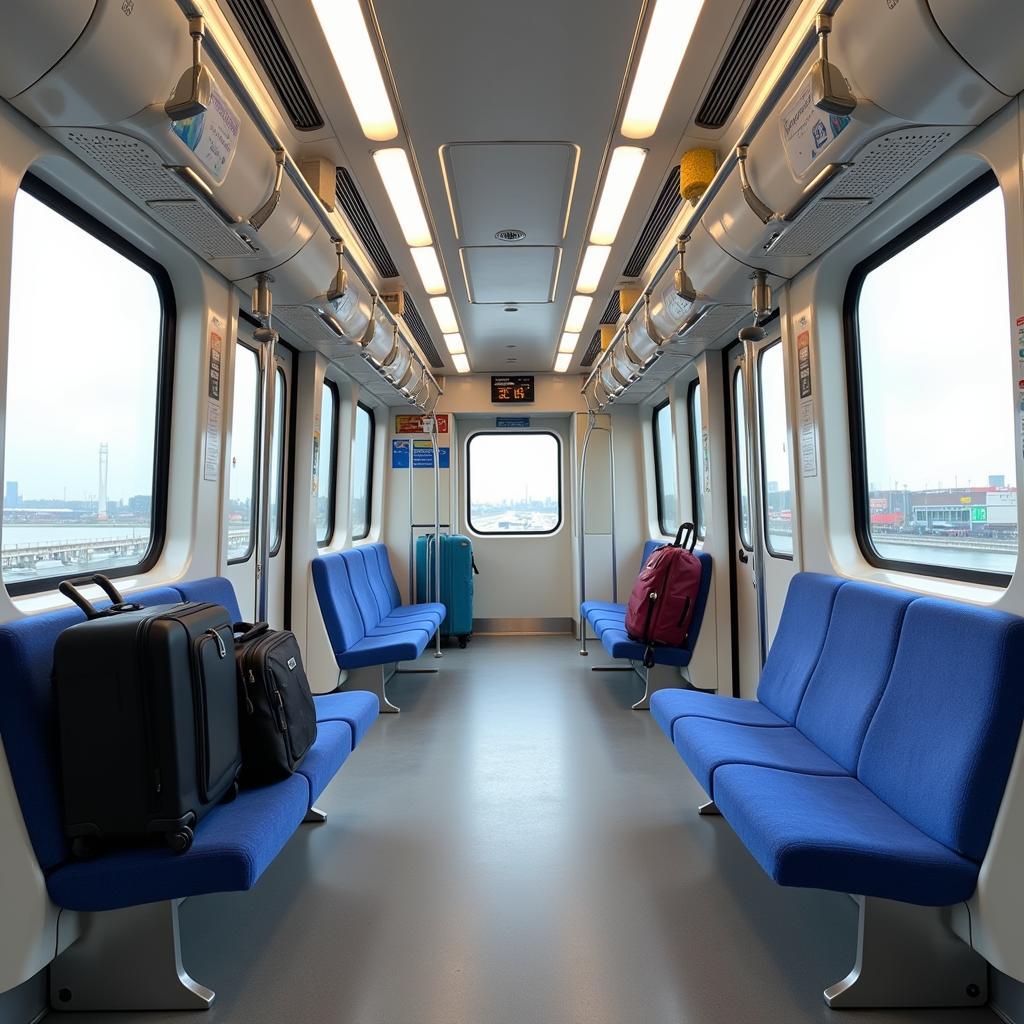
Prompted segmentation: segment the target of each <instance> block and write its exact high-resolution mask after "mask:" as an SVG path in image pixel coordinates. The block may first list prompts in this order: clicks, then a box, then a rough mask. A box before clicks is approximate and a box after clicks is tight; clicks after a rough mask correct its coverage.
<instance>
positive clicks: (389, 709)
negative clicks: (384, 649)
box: [374, 665, 402, 715]
mask: <svg viewBox="0 0 1024 1024" xmlns="http://www.w3.org/2000/svg"><path fill="white" fill-rule="evenodd" d="M394 674H395V673H394V672H392V673H391V675H390V676H389V675H388V671H387V666H385V665H381V666H380V685H379V686H378V687H377V688H376V690H375V691H374V692H375V693H376V694H377V699H378V700H379V701H380V710H381V714H389V715H397V714H398V712H399V711H401V710H402V709H401V708H399V707H395V705H394V704H392V703H391V701H389V700H388V693H387V685H388V680H389V679H390V678H391V676H393V675H394Z"/></svg>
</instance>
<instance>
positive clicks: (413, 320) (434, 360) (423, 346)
mask: <svg viewBox="0 0 1024 1024" xmlns="http://www.w3.org/2000/svg"><path fill="white" fill-rule="evenodd" d="M403 319H404V320H405V325H406V326H407V327H408V328H409V333H410V334H411V335H412V336H413V337H414V338H415V339H416V344H417V345H419V347H420V351H421V352H422V353H423V355H424V356H425V357H426V360H427V362H428V363H430V365H431V366H432V367H433V368H434V369H435V370H441V369H443V368H444V362H443V361H442V360H441V357H440V356H439V355H438V353H437V349H436V348H435V347H434V343H433V341H431V340H430V333H429V332H428V331H427V326H426V324H424V322H423V317H421V316H420V311H419V310H418V309H417V308H416V303H415V302H413V301H412V296H411V295H410V294H409V293H408V292H406V293H405V313H404V314H403Z"/></svg>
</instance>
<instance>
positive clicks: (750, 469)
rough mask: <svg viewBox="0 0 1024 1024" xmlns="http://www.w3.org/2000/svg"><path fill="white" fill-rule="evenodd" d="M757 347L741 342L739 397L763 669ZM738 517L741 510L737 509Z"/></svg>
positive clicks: (764, 625)
mask: <svg viewBox="0 0 1024 1024" xmlns="http://www.w3.org/2000/svg"><path fill="white" fill-rule="evenodd" d="M757 345H758V342H756V341H752V340H750V339H749V338H746V339H744V341H743V372H744V376H743V395H744V405H745V406H746V414H747V415H746V421H747V422H746V424H745V425H744V431H745V433H746V435H747V480H748V481H749V486H748V487H747V492H748V496H749V497H748V500H749V501H750V537H751V540H752V542H753V547H754V589H755V591H756V597H757V643H758V656H759V658H760V664H761V665H762V667H763V666H764V663H765V659H766V658H767V657H768V611H767V605H766V603H765V590H764V537H763V524H762V518H763V517H762V515H761V508H762V505H761V501H762V493H761V492H762V487H761V474H760V472H759V471H758V465H759V460H758V452H757V444H758V440H759V439H758V436H757V435H758V431H757V430H755V429H754V424H755V422H757V421H758V420H759V417H758V416H757V415H756V408H757V406H756V402H757V384H756V381H755V379H754V371H755V369H756V366H757ZM741 514H742V510H741Z"/></svg>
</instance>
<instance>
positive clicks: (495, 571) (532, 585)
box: [457, 416, 574, 633]
mask: <svg viewBox="0 0 1024 1024" xmlns="http://www.w3.org/2000/svg"><path fill="white" fill-rule="evenodd" d="M521 419H522V425H521V426H517V427H516V428H514V429H506V428H496V426H495V422H496V421H495V419H494V418H493V417H488V418H483V417H463V416H460V417H459V418H458V421H457V429H458V434H457V436H458V438H459V452H460V457H461V465H460V471H459V487H458V494H459V510H458V522H459V523H460V526H461V530H462V532H464V533H466V534H468V535H469V536H470V537H471V538H472V539H473V547H474V554H475V557H476V562H477V565H478V566H479V569H480V575H479V576H476V577H475V578H474V579H475V595H474V609H473V616H474V620H475V621H476V623H477V626H476V628H477V631H478V632H496V633H569V632H571V631H572V623H573V612H574V607H573V602H574V597H573V549H572V521H573V520H572V516H573V514H574V513H573V503H572V495H571V494H570V490H571V488H570V484H569V481H570V480H571V479H572V477H571V470H570V453H571V450H572V449H571V444H572V441H571V437H572V435H571V425H570V420H569V417H567V416H566V417H537V416H531V417H522V418H521Z"/></svg>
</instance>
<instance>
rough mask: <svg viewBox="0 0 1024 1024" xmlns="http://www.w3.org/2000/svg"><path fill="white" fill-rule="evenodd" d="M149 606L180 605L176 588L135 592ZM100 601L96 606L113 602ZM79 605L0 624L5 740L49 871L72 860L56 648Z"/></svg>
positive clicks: (0, 710)
mask: <svg viewBox="0 0 1024 1024" xmlns="http://www.w3.org/2000/svg"><path fill="white" fill-rule="evenodd" d="M130 597H131V600H132V601H134V602H136V603H138V604H142V605H146V606H147V607H152V606H154V605H160V604H180V602H181V596H180V595H179V593H178V591H177V590H172V589H171V588H169V587H161V588H158V589H154V590H145V591H142V592H140V593H137V594H131V595H130ZM109 603H110V602H109V601H102V602H101V601H98V602H97V607H100V608H103V607H106V606H107V605H109ZM84 619H85V616H84V615H83V614H82V612H80V611H79V610H78V609H77V608H70V607H68V608H61V609H59V610H57V611H52V612H43V613H42V614H41V615H30V616H26V617H25V618H23V619H16V620H14V621H13V622H5V623H3V624H2V625H0V678H2V679H3V680H4V688H3V700H0V739H2V740H3V745H4V752H5V753H6V755H7V763H8V766H9V767H10V770H11V778H12V779H13V781H14V788H15V790H16V792H17V794H18V803H19V804H20V805H21V814H22V817H23V818H24V820H25V827H26V829H27V830H28V835H29V839H30V840H31V842H32V848H33V849H34V850H35V854H36V859H37V860H38V861H39V865H40V867H42V869H43V870H44V871H49V870H50V869H51V868H54V867H56V866H57V865H58V864H61V863H62V862H63V861H65V860H67V859H68V856H69V849H68V844H67V842H66V840H65V838H64V822H63V815H62V810H61V801H62V797H61V780H60V752H59V749H58V740H57V711H56V706H55V704H54V699H53V686H52V682H51V676H52V674H53V646H54V644H55V643H56V642H57V637H58V636H59V634H60V633H61V632H62V631H63V630H65V629H67V628H68V626H73V625H74V624H75V623H76V622H82V621H84Z"/></svg>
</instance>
